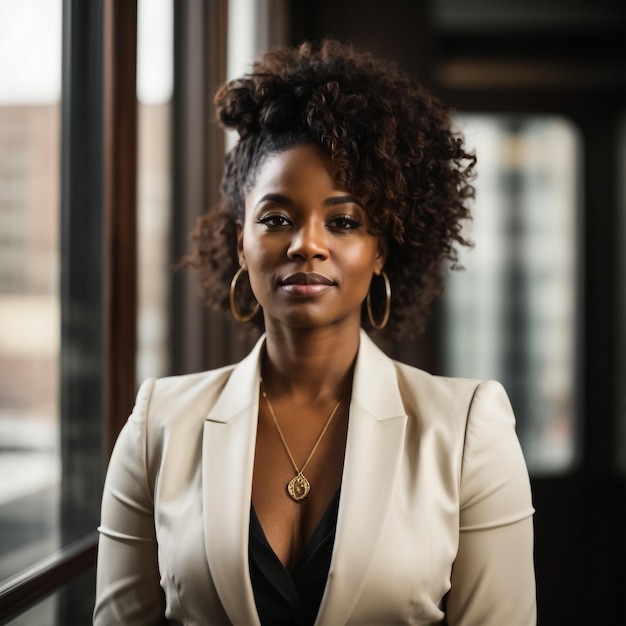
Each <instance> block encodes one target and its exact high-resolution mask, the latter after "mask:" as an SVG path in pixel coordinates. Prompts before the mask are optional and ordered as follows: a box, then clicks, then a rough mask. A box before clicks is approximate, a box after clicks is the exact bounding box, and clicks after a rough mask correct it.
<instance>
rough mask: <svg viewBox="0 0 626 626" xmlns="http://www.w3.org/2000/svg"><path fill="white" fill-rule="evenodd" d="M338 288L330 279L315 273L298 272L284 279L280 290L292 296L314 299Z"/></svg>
mask: <svg viewBox="0 0 626 626" xmlns="http://www.w3.org/2000/svg"><path fill="white" fill-rule="evenodd" d="M335 286H336V283H335V282H334V281H332V280H331V279H330V278H328V277H326V276H323V275H322V274H316V273H315V272H309V273H306V274H305V273H304V272H296V273H295V274H290V275H289V276H287V277H285V278H283V280H281V282H280V288H281V289H282V290H283V292H285V293H287V294H289V295H290V296H298V297H307V298H308V297H313V296H320V295H322V294H323V293H325V292H327V291H328V290H329V289H332V288H333V287H335Z"/></svg>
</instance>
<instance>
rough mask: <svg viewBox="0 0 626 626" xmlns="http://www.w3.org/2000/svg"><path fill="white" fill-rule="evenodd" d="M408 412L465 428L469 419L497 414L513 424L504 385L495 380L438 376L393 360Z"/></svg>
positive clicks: (427, 419)
mask: <svg viewBox="0 0 626 626" xmlns="http://www.w3.org/2000/svg"><path fill="white" fill-rule="evenodd" d="M394 363H395V366H396V371H397V375H398V386H399V389H400V393H401V395H402V398H403V402H404V405H405V407H406V410H407V414H409V415H411V414H412V415H415V416H419V419H420V421H422V422H423V421H426V422H428V421H432V422H436V423H437V424H439V425H442V424H443V423H448V424H450V425H451V426H452V427H453V428H454V429H455V430H457V429H458V430H459V431H464V430H465V428H466V426H467V423H468V420H472V421H474V422H476V421H478V422H483V421H485V420H486V421H489V420H491V419H493V416H494V415H495V416H497V418H498V419H499V420H501V419H503V418H506V419H505V421H506V422H510V423H513V424H514V418H513V412H512V409H511V405H510V403H509V399H508V396H507V393H506V391H505V390H504V387H503V386H502V385H501V384H500V383H499V382H498V381H495V380H479V379H474V378H457V377H447V376H437V375H434V374H430V373H428V372H426V371H424V370H421V369H418V368H416V367H412V366H410V365H406V364H404V363H400V362H397V361H394Z"/></svg>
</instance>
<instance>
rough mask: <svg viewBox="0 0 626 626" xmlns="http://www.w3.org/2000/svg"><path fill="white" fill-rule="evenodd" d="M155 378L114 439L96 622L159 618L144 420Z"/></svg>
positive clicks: (139, 622)
mask: <svg viewBox="0 0 626 626" xmlns="http://www.w3.org/2000/svg"><path fill="white" fill-rule="evenodd" d="M154 383H155V381H154V380H148V381H146V382H145V383H144V384H143V385H142V386H141V388H140V390H139V393H138V395H137V402H136V404H135V408H134V410H133V412H132V414H131V416H130V418H129V419H128V422H127V423H126V425H125V426H124V428H123V429H122V431H121V432H120V435H119V437H118V439H117V442H116V444H115V448H114V450H113V454H112V456H111V461H110V463H109V468H108V471H107V476H106V480H105V484H104V494H103V497H102V521H101V525H100V527H99V528H98V530H99V532H100V539H99V544H98V566H97V583H96V605H95V610H94V616H93V623H94V625H95V626H112V625H114V624H115V625H117V626H120V625H122V626H123V625H129V626H130V625H132V626H148V625H154V624H164V623H166V622H165V617H164V615H165V598H164V593H163V591H162V589H161V586H160V584H159V565H158V557H157V543H156V535H155V526H154V509H153V485H151V484H150V481H149V478H148V475H149V474H148V466H147V441H146V420H147V413H148V409H149V406H150V400H151V396H152V391H153V388H154Z"/></svg>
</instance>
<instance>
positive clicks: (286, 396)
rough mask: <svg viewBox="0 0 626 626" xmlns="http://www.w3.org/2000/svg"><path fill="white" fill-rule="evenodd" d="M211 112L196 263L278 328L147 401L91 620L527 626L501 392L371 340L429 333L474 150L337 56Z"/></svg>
mask: <svg viewBox="0 0 626 626" xmlns="http://www.w3.org/2000/svg"><path fill="white" fill-rule="evenodd" d="M216 103H217V107H218V111H219V116H220V120H221V122H222V124H223V125H224V126H225V127H226V128H231V129H236V130H237V131H238V133H239V142H238V143H237V145H236V146H235V147H234V148H233V150H232V151H231V152H230V154H229V155H228V157H227V159H226V168H225V173H224V180H223V186H222V191H223V201H222V202H221V204H220V206H219V207H218V208H217V209H216V210H214V211H212V212H210V213H209V214H208V215H207V216H206V217H205V218H203V219H202V220H201V221H200V223H199V226H198V229H197V231H196V233H195V239H196V244H197V245H196V252H195V254H194V256H193V257H192V258H191V259H190V260H189V261H188V262H189V264H192V265H194V266H195V267H197V268H198V269H199V270H200V271H201V274H202V281H203V287H204V291H205V296H206V299H207V301H208V302H209V304H212V305H215V306H218V307H221V308H227V307H230V308H231V309H232V312H233V314H234V315H235V317H236V318H237V319H239V320H242V321H244V320H248V321H252V322H254V323H256V324H257V325H258V326H261V327H263V328H264V330H265V333H264V334H263V336H262V337H261V339H260V340H259V342H258V343H257V345H256V347H255V348H254V349H253V350H252V352H251V353H250V354H249V355H248V357H247V358H246V359H244V360H243V361H242V362H241V363H239V364H238V365H235V366H230V367H226V368H223V369H220V370H216V371H211V372H203V373H200V374H194V375H188V376H181V377H175V378H167V379H162V380H156V381H155V380H150V381H147V382H146V383H144V385H143V386H142V387H141V389H140V391H139V394H138V398H137V404H136V406H135V409H134V411H133V413H132V415H131V417H130V419H129V421H128V424H127V425H126V426H125V428H124V430H123V431H122V433H121V434H120V437H119V439H118V442H117V444H116V448H115V451H114V453H113V457H112V459H111V464H110V467H109V471H108V475H107V480H106V485H105V493H104V499H103V508H102V525H101V528H100V532H101V539H100V551H99V561H98V590H97V596H98V598H97V604H96V609H95V615H94V620H95V623H96V624H98V625H101V624H133V625H135V624H157V623H172V624H212V625H213V624H236V625H246V626H247V625H254V624H263V625H267V624H281V625H283V624H313V623H315V624H318V625H329V626H337V625H341V624H376V625H381V624H438V623H444V622H447V623H448V624H451V625H452V624H466V625H470V624H471V625H481V626H485V625H494V626H503V625H505V624H506V625H507V626H510V625H528V624H533V623H534V622H535V590H534V573H533V561H532V512H533V509H532V505H531V498H530V489H529V483H528V476H527V473H526V469H525V465H524V460H523V457H522V454H521V451H520V448H519V444H518V442H517V439H516V436H515V430H514V419H513V415H512V412H511V408H510V404H509V402H508V399H507V397H506V394H505V392H504V391H503V389H502V388H501V386H500V385H498V384H497V383H494V382H491V381H488V382H482V383H480V382H476V381H470V380H460V379H442V378H437V377H433V376H431V375H429V374H426V373H425V372H422V371H420V370H417V369H415V368H412V367H408V366H406V365H403V364H400V363H397V362H394V361H391V360H390V359H389V358H387V357H386V356H385V355H384V354H383V353H382V352H380V351H379V349H378V348H377V347H375V345H374V344H373V343H372V342H371V340H370V339H369V338H368V337H367V335H366V334H365V333H364V332H363V331H362V330H361V327H362V325H363V326H365V327H366V328H382V327H385V326H386V330H388V331H390V332H391V334H392V336H395V337H399V336H401V335H402V334H408V333H411V332H413V331H414V330H415V329H417V328H419V327H420V326H421V325H422V323H423V321H424V317H425V315H426V312H427V309H428V306H429V304H430V303H431V301H432V300H433V298H434V297H435V296H436V295H437V294H439V293H440V291H441V280H442V272H443V267H444V264H445V262H446V261H451V262H452V263H454V261H455V259H456V252H455V250H454V245H455V244H460V245H467V242H466V241H465V240H464V239H463V236H462V234H461V227H462V222H463V221H464V220H466V219H467V218H468V217H469V211H468V208H467V203H468V200H469V199H470V198H471V196H472V194H473V190H472V187H471V186H470V184H469V182H468V181H469V179H470V177H471V175H472V168H473V165H474V158H473V156H471V155H469V154H468V153H466V151H465V149H464V146H463V141H462V139H461V138H460V137H459V136H457V135H455V134H453V133H452V132H451V130H450V127H449V121H448V118H447V116H446V113H445V111H444V109H443V108H442V106H441V105H440V104H439V103H438V102H437V100H435V99H434V98H433V97H432V96H431V95H430V94H428V93H427V92H426V91H425V90H423V89H422V88H421V87H420V86H419V85H417V84H416V83H414V82H413V81H412V80H410V79H409V78H407V77H406V76H404V75H403V74H401V73H400V72H399V71H398V70H397V68H396V67H395V66H393V65H391V64H387V63H384V62H382V61H379V60H376V59H374V58H373V57H371V56H370V55H366V54H359V53H356V52H355V51H353V50H352V48H351V47H349V46H343V45H340V44H338V43H335V42H329V41H326V42H324V43H322V44H321V45H320V46H318V47H314V46H311V45H303V46H301V47H300V48H299V49H287V50H279V51H274V52H271V53H268V54H266V55H265V56H264V57H263V58H262V59H261V60H260V61H259V62H258V63H256V64H255V66H254V68H253V72H252V73H251V74H250V75H247V76H245V77H244V78H242V79H240V80H236V81H233V82H231V83H229V84H228V85H226V86H224V87H223V88H222V89H221V90H220V91H219V93H218V94H217V97H216ZM246 277H248V279H249V282H248V281H247V280H245V278H246ZM392 294H393V295H392Z"/></svg>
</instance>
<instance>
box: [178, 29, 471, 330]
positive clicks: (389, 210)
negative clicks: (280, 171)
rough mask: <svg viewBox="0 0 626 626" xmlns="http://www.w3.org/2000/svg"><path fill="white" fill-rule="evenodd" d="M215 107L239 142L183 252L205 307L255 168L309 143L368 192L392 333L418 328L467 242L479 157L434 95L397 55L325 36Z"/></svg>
mask: <svg viewBox="0 0 626 626" xmlns="http://www.w3.org/2000/svg"><path fill="white" fill-rule="evenodd" d="M215 104H216V106H217V113H218V118H219V121H220V122H221V124H222V126H224V127H225V128H227V129H235V130H236V131H237V132H238V134H239V141H238V143H237V144H236V145H235V147H234V148H233V149H232V150H231V151H230V152H229V154H228V155H227V157H226V163H225V168H224V175H223V179H222V185H221V192H222V199H221V201H220V203H219V204H218V205H217V206H216V207H214V208H213V209H212V210H210V211H209V212H208V213H207V214H206V215H205V216H203V217H202V218H200V220H199V221H198V225H197V227H196V229H195V231H194V232H193V233H192V238H193V239H194V242H195V249H194V252H193V254H192V255H190V256H189V257H187V259H186V260H185V265H187V266H191V267H195V268H196V269H198V270H199V271H200V274H201V283H202V291H203V294H204V298H205V301H206V302H207V304H209V305H212V306H214V307H217V308H221V309H228V307H229V286H230V281H231V279H232V277H233V275H234V274H235V272H236V271H237V269H238V267H239V265H238V260H237V254H236V227H235V222H236V220H237V219H239V220H242V221H243V216H244V197H245V194H246V193H247V192H248V191H249V190H250V188H251V187H252V186H253V185H254V179H255V176H256V174H257V172H258V171H259V168H260V167H261V165H262V164H263V163H264V161H265V160H266V159H267V158H268V157H269V156H271V155H273V154H276V153H278V152H280V151H282V150H286V149H289V148H292V147H295V146H297V145H301V144H314V145H317V146H318V147H320V148H321V149H323V150H324V151H325V152H326V153H327V154H328V155H329V156H330V158H331V159H332V161H333V163H334V165H335V167H336V171H337V178H338V181H339V182H341V183H343V184H344V185H345V187H346V189H347V190H348V191H349V192H350V193H352V194H354V195H356V196H357V197H359V198H360V199H362V200H363V203H364V206H365V210H366V212H367V214H368V219H369V223H370V232H371V233H372V234H375V235H377V236H382V237H384V238H385V240H386V242H387V248H388V256H387V261H386V264H385V268H384V269H385V271H386V272H387V274H388V275H389V278H390V281H391V284H392V289H393V296H392V309H391V318H390V321H389V325H388V327H387V329H388V330H389V331H390V334H391V336H393V337H396V338H397V337H400V336H403V335H404V336H412V335H413V334H414V333H415V332H416V331H419V330H422V329H423V326H424V323H425V320H426V318H427V314H428V311H429V308H430V305H431V303H432V301H433V300H434V298H435V297H437V296H438V295H440V294H441V293H442V292H443V275H444V270H445V267H446V264H449V265H450V266H451V267H452V268H456V262H457V259H458V254H457V250H456V248H455V246H456V245H465V246H469V245H471V243H470V242H469V241H468V240H467V239H465V237H464V236H463V234H462V229H463V223H464V221H466V220H468V219H470V210H469V208H468V204H469V202H470V199H471V198H473V196H474V188H473V187H472V185H471V182H470V181H471V179H472V178H473V172H474V165H475V162H476V159H475V157H474V155H473V154H471V153H468V152H467V151H466V149H465V147H464V143H463V138H462V137H461V136H460V135H459V134H457V133H455V132H454V131H453V130H452V127H451V122H450V118H449V115H448V111H447V109H446V108H445V107H444V106H443V105H442V104H441V103H440V102H439V100H437V99H436V98H435V97H434V96H433V95H432V94H431V93H430V92H429V91H427V90H426V89H425V88H424V87H423V86H421V85H420V84H419V83H418V82H416V81H415V80H412V79H411V78H410V77H409V76H407V75H406V74H404V73H402V72H401V71H400V70H399V69H398V67H397V66H396V65H395V64H394V63H392V62H388V61H384V60H381V59H378V58H376V57H374V56H372V55H371V54H369V53H362V52H357V51H355V50H354V49H353V48H352V46H351V45H349V44H342V43H339V42H336V41H332V40H324V41H322V42H320V43H319V44H312V43H305V44H302V45H300V46H299V47H297V48H281V49H277V50H273V51H271V52H268V53H266V54H265V55H264V56H263V57H261V58H260V60H258V61H257V62H256V63H255V64H254V65H253V68H252V72H251V73H249V74H246V75H245V76H243V77H242V78H240V79H237V80H233V81H231V82H229V83H227V84H225V85H223V86H222V87H221V88H220V89H219V91H218V92H217V95H216V97H215ZM373 291H375V292H378V296H376V294H375V293H373V294H372V305H373V307H374V309H375V310H378V311H380V310H383V309H384V290H383V289H381V288H379V289H375V290H373ZM238 297H239V296H238ZM241 306H242V307H243V308H244V310H248V309H245V307H246V306H249V307H250V308H251V305H250V303H245V302H243V303H242V304H241ZM363 308H364V309H365V307H363ZM261 318H262V316H260V315H258V316H257V318H256V319H255V321H256V322H257V325H262V319H261ZM362 318H363V324H364V326H365V327H367V326H368V321H367V315H366V314H364V315H362Z"/></svg>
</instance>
